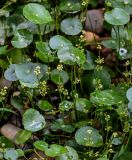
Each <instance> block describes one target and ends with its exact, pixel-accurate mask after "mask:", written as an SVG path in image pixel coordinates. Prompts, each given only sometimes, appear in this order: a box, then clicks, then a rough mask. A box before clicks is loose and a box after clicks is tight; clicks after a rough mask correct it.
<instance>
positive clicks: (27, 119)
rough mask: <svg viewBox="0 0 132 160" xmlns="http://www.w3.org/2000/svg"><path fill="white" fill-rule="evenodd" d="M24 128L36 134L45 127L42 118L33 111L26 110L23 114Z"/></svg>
mask: <svg viewBox="0 0 132 160" xmlns="http://www.w3.org/2000/svg"><path fill="white" fill-rule="evenodd" d="M22 121H23V125H24V128H25V129H26V130H28V131H31V132H36V131H39V130H41V129H43V128H44V127H45V124H46V122H45V119H44V117H43V116H42V115H41V114H40V113H39V112H38V111H37V110H35V109H28V110H26V112H25V113H24V114H23V120H22Z"/></svg>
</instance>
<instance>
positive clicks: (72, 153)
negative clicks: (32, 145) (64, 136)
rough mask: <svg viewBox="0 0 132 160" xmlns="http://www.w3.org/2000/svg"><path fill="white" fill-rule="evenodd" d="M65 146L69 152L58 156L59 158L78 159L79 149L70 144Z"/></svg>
mask: <svg viewBox="0 0 132 160" xmlns="http://www.w3.org/2000/svg"><path fill="white" fill-rule="evenodd" d="M65 148H66V149H67V150H68V152H67V153H65V154H62V155H60V156H59V157H58V158H57V160H78V159H79V157H78V154H77V151H76V150H75V149H74V148H72V147H70V146H66V147H65Z"/></svg>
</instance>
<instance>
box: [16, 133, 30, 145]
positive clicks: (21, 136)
mask: <svg viewBox="0 0 132 160" xmlns="http://www.w3.org/2000/svg"><path fill="white" fill-rule="evenodd" d="M31 135H32V132H30V131H27V130H20V131H19V132H18V133H17V134H16V136H15V143H16V144H24V143H25V142H26V141H27V140H28V139H29V138H31Z"/></svg>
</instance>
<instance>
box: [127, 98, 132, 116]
mask: <svg viewBox="0 0 132 160" xmlns="http://www.w3.org/2000/svg"><path fill="white" fill-rule="evenodd" d="M128 110H129V112H130V114H131V112H132V101H130V102H128Z"/></svg>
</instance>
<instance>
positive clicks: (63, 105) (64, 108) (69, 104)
mask: <svg viewBox="0 0 132 160" xmlns="http://www.w3.org/2000/svg"><path fill="white" fill-rule="evenodd" d="M72 108H73V102H70V101H67V100H64V101H62V102H61V103H60V104H59V109H60V111H62V112H64V111H69V110H70V109H72Z"/></svg>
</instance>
